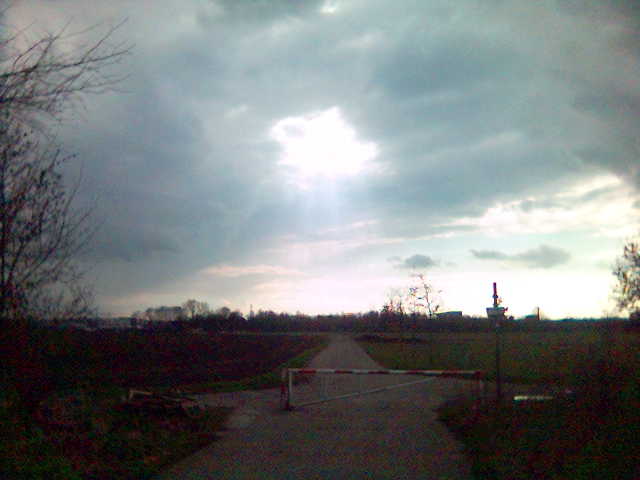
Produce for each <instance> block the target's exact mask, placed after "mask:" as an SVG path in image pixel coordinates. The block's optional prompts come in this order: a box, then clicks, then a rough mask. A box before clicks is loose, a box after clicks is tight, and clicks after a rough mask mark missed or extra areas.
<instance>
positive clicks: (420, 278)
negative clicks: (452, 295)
mask: <svg viewBox="0 0 640 480" xmlns="http://www.w3.org/2000/svg"><path fill="white" fill-rule="evenodd" d="M413 277H415V278H416V280H417V284H416V285H414V286H411V287H409V298H410V302H411V304H412V306H413V309H414V312H418V311H419V310H422V311H424V312H425V313H426V315H427V316H428V317H429V318H430V319H431V318H433V317H434V316H435V315H436V314H437V313H438V310H440V302H439V298H438V297H439V295H440V291H439V290H436V289H435V288H434V287H433V285H431V284H430V283H429V282H427V280H426V279H425V277H424V274H422V273H416V274H415V275H413Z"/></svg>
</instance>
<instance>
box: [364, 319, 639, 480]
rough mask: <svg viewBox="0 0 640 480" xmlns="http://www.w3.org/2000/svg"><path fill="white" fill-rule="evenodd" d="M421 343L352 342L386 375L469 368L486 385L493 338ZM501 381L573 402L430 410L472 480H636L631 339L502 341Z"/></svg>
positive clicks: (460, 403) (467, 404)
mask: <svg viewBox="0 0 640 480" xmlns="http://www.w3.org/2000/svg"><path fill="white" fill-rule="evenodd" d="M419 337H420V339H421V340H423V341H424V342H425V343H391V342H388V341H387V342H384V341H370V342H362V343H361V344H362V345H363V347H364V348H365V349H366V350H367V352H368V353H369V354H370V355H371V356H372V357H373V358H375V359H376V360H377V361H378V362H380V363H381V364H383V365H384V366H386V367H388V368H401V369H405V368H424V369H445V370H448V369H473V370H476V369H479V370H483V371H484V372H486V374H487V376H488V378H489V379H494V378H495V335H494V334H492V333H434V334H422V335H419ZM501 365H502V370H503V375H504V379H505V381H508V382H515V383H525V384H553V385H562V386H569V387H571V388H572V389H573V390H574V391H575V396H573V397H570V398H563V399H558V398H556V399H554V400H553V401H550V402H544V403H539V404H529V405H521V404H516V403H515V402H513V401H511V399H509V398H505V399H503V401H502V402H500V403H496V402H493V403H488V404H486V405H485V406H484V407H483V408H482V409H481V410H479V411H478V410H475V409H474V408H473V407H474V405H475V403H474V399H464V398H461V399H456V400H452V401H450V402H448V403H446V404H445V405H443V406H442V407H441V408H440V410H439V416H440V419H441V420H442V421H443V422H444V423H445V424H447V426H448V427H449V428H450V429H451V430H452V431H453V432H454V433H455V434H456V435H457V436H458V437H459V438H460V440H461V441H462V442H463V443H464V445H465V450H466V452H467V454H468V455H469V456H470V458H471V459H472V462H473V473H474V476H475V478H478V479H497V480H506V479H519V480H534V479H535V480H538V479H553V480H560V479H567V480H569V479H571V480H573V479H599V480H600V479H611V480H613V479H628V480H631V479H637V478H640V468H639V464H638V462H637V458H639V457H640V448H639V447H638V445H640V429H638V428H637V426H638V425H640V338H639V336H638V334H637V333H633V332H624V331H616V332H613V331H605V330H602V331H597V330H590V331H572V332H531V333H527V332H505V333H504V334H503V338H502V362H501Z"/></svg>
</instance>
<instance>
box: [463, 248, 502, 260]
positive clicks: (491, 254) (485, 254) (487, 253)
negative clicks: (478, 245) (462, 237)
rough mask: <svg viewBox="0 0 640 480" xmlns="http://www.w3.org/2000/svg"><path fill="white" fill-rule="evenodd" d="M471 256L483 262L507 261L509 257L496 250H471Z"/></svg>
mask: <svg viewBox="0 0 640 480" xmlns="http://www.w3.org/2000/svg"><path fill="white" fill-rule="evenodd" d="M471 254H472V255H473V256H474V257H476V258H479V259H481V260H506V259H508V258H509V256H508V255H506V254H504V253H502V252H498V251H496V250H473V249H472V250H471Z"/></svg>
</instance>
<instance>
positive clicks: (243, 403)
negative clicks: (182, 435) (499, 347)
mask: <svg viewBox="0 0 640 480" xmlns="http://www.w3.org/2000/svg"><path fill="white" fill-rule="evenodd" d="M310 366H311V367H315V368H339V367H343V368H380V366H379V365H378V364H376V363H375V362H374V361H373V360H372V359H371V358H370V357H369V356H368V355H367V354H366V353H365V352H364V351H363V350H362V349H361V348H360V347H359V346H358V345H357V344H356V343H355V342H354V341H353V340H351V339H349V338H348V337H346V336H336V337H334V338H333V340H332V342H331V343H330V344H329V346H328V347H327V348H326V349H325V350H323V351H322V352H321V353H320V354H319V355H317V356H316V357H315V358H314V359H313V361H312V362H311V364H310ZM414 379H415V378H413V377H412V378H407V377H396V378H389V377H388V376H384V375H379V376H373V375H371V376H359V378H357V379H356V378H354V377H353V376H350V375H342V376H339V378H338V376H334V377H331V378H330V379H329V380H328V382H329V384H328V385H326V384H325V383H326V382H325V383H323V382H324V381H323V380H320V379H319V378H316V379H314V380H313V381H311V382H310V383H308V384H306V385H300V386H298V387H297V388H296V389H295V390H294V393H295V394H296V395H297V396H298V398H299V399H300V400H302V399H303V398H304V397H308V398H311V397H312V396H315V397H318V392H319V391H321V390H322V388H321V387H324V388H326V389H327V390H328V391H329V393H332V392H333V393H346V392H347V391H356V390H358V389H359V388H362V389H369V388H376V387H378V386H381V385H386V384H389V383H402V382H406V381H410V380H414ZM456 388H458V387H457V386H456V382H455V381H452V380H433V381H431V382H428V383H423V384H418V385H413V386H410V387H403V388H399V389H396V390H390V391H385V392H381V393H375V394H370V395H364V396H361V397H352V398H348V399H342V400H335V401H332V402H328V403H322V404H317V405H310V406H307V407H300V408H296V409H295V410H294V411H292V412H285V411H282V410H280V409H279V391H278V390H276V389H272V390H262V391H255V392H235V393H230V394H217V395H210V396H207V397H206V399H205V400H206V402H207V403H209V404H211V405H231V406H235V407H237V408H236V410H235V412H234V414H233V415H232V417H231V418H230V421H229V423H228V428H227V430H226V431H224V432H222V438H221V439H220V440H218V441H216V442H215V443H213V444H212V445H210V446H209V447H207V448H205V449H203V450H201V451H199V452H198V453H196V454H195V455H193V456H191V457H189V458H187V459H185V460H184V461H182V462H180V463H179V464H177V465H175V466H174V467H172V468H171V469H169V470H168V471H166V472H165V473H164V475H162V476H161V477H160V478H163V479H169V478H180V479H205V478H210V479H218V478H220V479H222V478H224V479H263V478H269V479H294V478H295V479H298V478H299V479H324V478H330V479H346V478H349V479H360V478H371V479H378V478H380V479H383V478H389V479H392V478H393V479H413V478H421V479H423V478H434V479H467V478H471V475H470V473H469V466H468V464H467V461H466V459H465V458H464V456H463V455H462V454H461V446H460V444H459V443H458V442H456V441H455V440H454V439H453V438H452V437H451V435H450V434H449V432H448V431H447V430H446V428H445V427H444V426H443V425H442V424H440V423H439V422H438V421H437V420H436V414H435V413H434V411H433V409H434V408H435V407H436V406H437V405H439V404H440V403H441V402H442V401H443V399H444V398H445V397H446V396H447V395H450V394H452V393H455V390H456Z"/></svg>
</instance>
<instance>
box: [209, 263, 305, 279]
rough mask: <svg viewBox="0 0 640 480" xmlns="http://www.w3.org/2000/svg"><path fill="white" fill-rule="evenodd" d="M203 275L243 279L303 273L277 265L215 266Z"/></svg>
mask: <svg viewBox="0 0 640 480" xmlns="http://www.w3.org/2000/svg"><path fill="white" fill-rule="evenodd" d="M203 273H204V274H206V275H212V276H216V277H244V276H248V275H270V276H283V275H284V276H287V275H303V273H302V272H300V271H298V270H295V269H291V268H286V267H282V266H279V265H244V266H234V265H216V266H213V267H209V268H206V269H204V270H203Z"/></svg>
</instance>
